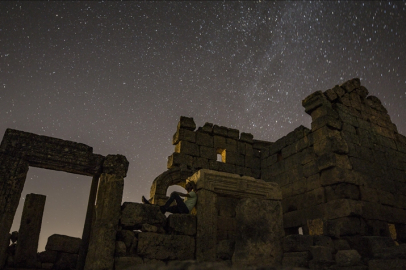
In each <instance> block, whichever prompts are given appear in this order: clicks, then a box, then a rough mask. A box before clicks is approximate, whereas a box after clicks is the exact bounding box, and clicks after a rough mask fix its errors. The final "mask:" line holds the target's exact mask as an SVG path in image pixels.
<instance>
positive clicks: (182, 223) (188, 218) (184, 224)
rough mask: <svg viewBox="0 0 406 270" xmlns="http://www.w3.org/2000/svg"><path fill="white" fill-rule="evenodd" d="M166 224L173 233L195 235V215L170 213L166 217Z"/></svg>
mask: <svg viewBox="0 0 406 270" xmlns="http://www.w3.org/2000/svg"><path fill="white" fill-rule="evenodd" d="M167 226H168V230H169V231H170V232H172V233H175V234H184V235H196V216H195V215H185V214H172V215H170V216H169V217H168V222H167Z"/></svg>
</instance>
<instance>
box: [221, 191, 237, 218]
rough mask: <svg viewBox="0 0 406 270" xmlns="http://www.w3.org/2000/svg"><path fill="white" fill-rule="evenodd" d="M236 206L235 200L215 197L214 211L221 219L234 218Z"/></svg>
mask: <svg viewBox="0 0 406 270" xmlns="http://www.w3.org/2000/svg"><path fill="white" fill-rule="evenodd" d="M237 204H238V199H237V198H232V197H223V196H217V204H216V210H217V213H218V215H219V216H222V217H235V207H236V205H237Z"/></svg>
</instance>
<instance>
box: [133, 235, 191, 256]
mask: <svg viewBox="0 0 406 270" xmlns="http://www.w3.org/2000/svg"><path fill="white" fill-rule="evenodd" d="M137 253H138V254H139V255H141V256H143V257H145V258H149V259H157V260H192V259H194V253H195V239H194V238H193V237H191V236H187V235H163V234H155V233H140V234H139V235H138V247H137Z"/></svg>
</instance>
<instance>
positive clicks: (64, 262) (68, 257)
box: [53, 253, 78, 270]
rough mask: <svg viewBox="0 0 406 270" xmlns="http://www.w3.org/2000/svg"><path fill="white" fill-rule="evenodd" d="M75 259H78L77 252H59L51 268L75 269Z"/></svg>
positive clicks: (60, 269)
mask: <svg viewBox="0 0 406 270" xmlns="http://www.w3.org/2000/svg"><path fill="white" fill-rule="evenodd" d="M77 260H78V255H77V254H72V253H60V254H59V258H58V260H57V262H56V263H55V264H54V266H53V269H55V270H67V269H75V268H76V263H77Z"/></svg>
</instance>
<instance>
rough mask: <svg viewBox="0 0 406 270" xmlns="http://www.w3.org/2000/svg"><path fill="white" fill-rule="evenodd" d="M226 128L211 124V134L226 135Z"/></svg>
mask: <svg viewBox="0 0 406 270" xmlns="http://www.w3.org/2000/svg"><path fill="white" fill-rule="evenodd" d="M227 130H228V129H227V128H226V127H222V126H218V125H214V126H213V134H215V135H220V136H222V137H227Z"/></svg>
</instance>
